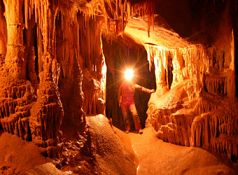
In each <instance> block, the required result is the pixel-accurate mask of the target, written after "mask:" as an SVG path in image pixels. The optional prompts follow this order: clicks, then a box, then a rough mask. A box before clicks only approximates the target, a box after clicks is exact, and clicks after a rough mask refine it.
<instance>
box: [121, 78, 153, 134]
mask: <svg viewBox="0 0 238 175" xmlns="http://www.w3.org/2000/svg"><path fill="white" fill-rule="evenodd" d="M132 78H133V76H132V77H131V78H126V80H124V81H123V82H122V83H121V85H120V87H119V91H118V102H119V106H120V108H121V111H122V115H123V120H124V123H125V128H126V133H128V132H129V131H130V129H131V128H130V122H129V113H131V114H132V117H133V122H134V125H135V129H136V131H137V132H138V133H139V134H142V133H143V131H142V130H141V124H140V118H139V116H138V113H137V110H136V106H135V99H134V96H135V89H138V90H140V91H142V92H145V93H149V94H151V93H153V92H155V90H154V89H147V88H145V87H143V86H140V85H138V84H135V83H134V82H133V79H132Z"/></svg>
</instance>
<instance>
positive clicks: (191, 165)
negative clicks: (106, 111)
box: [128, 128, 236, 175]
mask: <svg viewBox="0 0 238 175" xmlns="http://www.w3.org/2000/svg"><path fill="white" fill-rule="evenodd" d="M128 135H129V137H130V139H131V143H132V148H133V150H134V152H135V154H136V156H137V158H138V161H139V165H138V167H137V174H138V175H148V174H150V175H158V174H160V175H163V174H166V175H167V174H176V175H177V174H236V173H235V171H236V170H234V167H233V168H231V164H230V163H224V162H222V161H221V160H220V159H219V158H217V157H216V156H214V155H213V154H211V153H209V152H207V151H205V150H203V149H200V148H194V147H184V146H178V145H173V144H170V143H166V142H163V141H162V140H159V139H158V138H156V135H155V133H154V131H153V129H152V128H146V129H144V133H143V134H142V135H139V134H135V133H129V134H128Z"/></svg>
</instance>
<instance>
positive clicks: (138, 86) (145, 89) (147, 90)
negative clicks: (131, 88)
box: [135, 84, 155, 94]
mask: <svg viewBox="0 0 238 175" xmlns="http://www.w3.org/2000/svg"><path fill="white" fill-rule="evenodd" d="M135 89H138V90H140V91H142V92H145V93H148V94H152V93H154V92H155V90H154V89H147V88H145V87H143V86H140V85H138V84H135Z"/></svg>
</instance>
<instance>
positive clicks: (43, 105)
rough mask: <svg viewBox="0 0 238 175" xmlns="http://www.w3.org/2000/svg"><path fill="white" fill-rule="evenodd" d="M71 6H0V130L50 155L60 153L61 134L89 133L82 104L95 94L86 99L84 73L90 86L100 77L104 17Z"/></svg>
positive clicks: (10, 0)
mask: <svg viewBox="0 0 238 175" xmlns="http://www.w3.org/2000/svg"><path fill="white" fill-rule="evenodd" d="M73 5H75V4H68V6H66V5H65V4H63V3H59V2H53V1H50V0H44V1H30V0H29V1H18V0H6V1H1V3H0V12H1V13H0V24H1V29H0V30H1V32H0V34H1V35H0V41H1V42H0V48H1V49H0V50H1V62H0V63H1V64H0V70H1V71H0V82H1V83H0V89H1V90H0V114H1V117H0V118H1V119H0V130H1V132H2V131H3V132H9V133H11V134H15V135H17V136H19V137H21V138H22V139H24V140H27V141H33V142H34V143H35V144H37V145H39V146H41V147H44V148H46V149H45V153H46V155H48V156H50V157H55V156H57V154H58V151H59V146H58V145H59V143H60V142H61V139H60V138H61V137H62V132H60V131H61V130H63V131H65V132H66V133H67V131H69V130H70V131H72V132H75V133H76V132H78V131H79V133H82V132H83V131H84V130H85V124H86V121H85V112H84V110H83V102H84V100H85V101H86V102H87V101H88V100H90V99H91V96H86V98H84V97H85V96H84V94H83V85H82V84H83V73H84V72H86V71H88V72H89V76H90V77H89V81H90V82H91V80H94V79H96V80H97V81H99V80H100V79H101V77H100V76H101V68H102V61H103V57H102V52H101V45H100V32H101V30H100V27H99V25H100V24H101V23H100V19H99V18H101V17H99V18H96V17H93V16H91V15H89V16H85V14H84V13H82V12H81V11H80V10H79V9H80V7H81V6H80V7H78V8H74V6H73ZM4 14H5V15H4ZM97 29H98V30H97ZM95 30H96V32H95ZM85 51H86V52H85ZM85 75H86V73H85ZM92 75H93V76H92ZM93 88H94V87H92V89H90V90H89V91H93ZM90 93H91V92H90ZM85 94H86V93H85ZM100 107H101V108H103V104H101V106H100ZM101 112H103V111H101ZM86 113H87V114H88V112H87V111H86ZM94 114H95V113H94Z"/></svg>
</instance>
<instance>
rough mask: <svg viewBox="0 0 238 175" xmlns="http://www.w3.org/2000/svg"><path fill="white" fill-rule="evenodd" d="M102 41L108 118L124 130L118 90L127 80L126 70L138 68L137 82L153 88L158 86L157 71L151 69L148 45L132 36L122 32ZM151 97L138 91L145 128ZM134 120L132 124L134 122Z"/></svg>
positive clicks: (139, 105) (142, 121)
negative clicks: (105, 68) (137, 41)
mask: <svg viewBox="0 0 238 175" xmlns="http://www.w3.org/2000/svg"><path fill="white" fill-rule="evenodd" d="M102 43H103V52H104V56H105V62H106V64H107V74H106V75H107V76H106V111H105V112H106V116H107V117H108V118H112V122H113V124H114V125H115V126H117V127H119V128H121V129H123V128H124V121H123V117H122V113H121V109H120V107H119V104H118V89H119V86H120V84H121V83H122V82H123V73H124V71H125V70H126V68H128V67H129V68H133V69H134V70H135V83H136V84H138V85H140V86H143V87H146V88H149V89H155V85H154V84H155V83H154V84H153V82H155V76H154V74H155V72H153V70H152V71H151V70H150V69H149V62H148V58H147V52H146V50H145V48H144V47H143V46H142V45H140V44H138V43H136V42H135V41H134V40H133V39H132V38H130V37H129V36H127V35H121V36H119V37H117V38H113V39H112V38H110V39H108V38H105V37H103V38H102ZM112 97H113V98H112ZM149 97H150V96H149V95H148V94H146V93H143V92H140V91H138V90H136V91H135V96H134V98H135V105H136V109H137V112H138V114H139V117H140V121H141V125H142V127H143V128H144V127H145V122H146V118H147V115H146V112H147V109H148V106H147V104H148V101H149ZM130 119H132V117H130ZM130 123H131V124H132V122H130ZM132 128H133V126H132Z"/></svg>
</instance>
